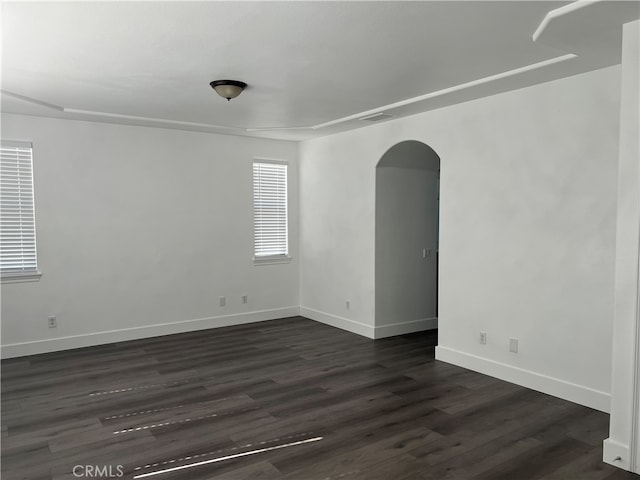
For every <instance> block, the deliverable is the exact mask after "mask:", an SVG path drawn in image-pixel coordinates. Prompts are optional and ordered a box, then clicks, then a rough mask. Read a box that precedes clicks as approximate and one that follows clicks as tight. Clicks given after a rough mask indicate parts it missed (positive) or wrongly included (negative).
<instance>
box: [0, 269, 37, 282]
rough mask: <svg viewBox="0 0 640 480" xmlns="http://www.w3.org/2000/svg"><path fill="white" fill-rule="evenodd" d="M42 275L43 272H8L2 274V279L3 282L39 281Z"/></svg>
mask: <svg viewBox="0 0 640 480" xmlns="http://www.w3.org/2000/svg"><path fill="white" fill-rule="evenodd" d="M41 276H42V272H29V273H6V274H4V275H2V277H1V278H0V280H2V283H24V282H37V281H38V280H40V277H41Z"/></svg>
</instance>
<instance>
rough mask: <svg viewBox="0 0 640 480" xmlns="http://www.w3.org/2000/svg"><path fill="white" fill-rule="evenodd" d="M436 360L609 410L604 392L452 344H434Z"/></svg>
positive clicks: (598, 408) (609, 398)
mask: <svg viewBox="0 0 640 480" xmlns="http://www.w3.org/2000/svg"><path fill="white" fill-rule="evenodd" d="M436 360H441V361H443V362H447V363H451V364H453V365H458V366H459V367H464V368H468V369H469V370H473V371H476V372H480V373H484V374H485V375H490V376H492V377H495V378H499V379H501V380H506V381H507V382H511V383H515V384H516V385H522V386H523V387H527V388H530V389H532V390H537V391H539V392H542V393H547V394H549V395H553V396H554V397H559V398H562V399H565V400H569V401H570V402H574V403H578V404H580V405H584V406H587V407H590V408H594V409H596V410H600V411H601V412H605V413H609V411H610V409H611V395H610V394H608V393H606V392H601V391H599V390H594V389H591V388H588V387H585V386H582V385H577V384H575V383H570V382H566V381H564V380H560V379H558V378H554V377H548V376H546V375H541V374H539V373H535V372H532V371H530V370H524V369H522V368H518V367H514V366H512V365H507V364H505V363H500V362H496V361H494V360H488V359H486V358H482V357H477V356H475V355H471V354H468V353H464V352H460V351H458V350H454V349H452V348H448V347H440V346H438V347H436Z"/></svg>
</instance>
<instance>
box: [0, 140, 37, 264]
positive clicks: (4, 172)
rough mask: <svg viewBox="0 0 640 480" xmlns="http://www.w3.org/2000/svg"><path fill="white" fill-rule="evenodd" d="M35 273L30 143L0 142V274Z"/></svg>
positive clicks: (34, 226) (34, 228)
mask: <svg viewBox="0 0 640 480" xmlns="http://www.w3.org/2000/svg"><path fill="white" fill-rule="evenodd" d="M36 272H37V261H36V225H35V211H34V201H33V156H32V146H31V143H26V142H7V141H2V142H1V143H0V274H1V275H2V276H11V275H12V274H27V273H36Z"/></svg>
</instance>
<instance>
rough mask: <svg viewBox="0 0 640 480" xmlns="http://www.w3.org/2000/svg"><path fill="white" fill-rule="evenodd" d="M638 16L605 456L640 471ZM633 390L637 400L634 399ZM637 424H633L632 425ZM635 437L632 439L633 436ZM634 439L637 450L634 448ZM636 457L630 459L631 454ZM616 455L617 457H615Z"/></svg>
mask: <svg viewBox="0 0 640 480" xmlns="http://www.w3.org/2000/svg"><path fill="white" fill-rule="evenodd" d="M639 45H640V21H635V22H631V23H627V24H625V25H624V29H623V44H622V83H621V100H622V101H621V108H620V161H619V174H618V215H617V238H616V274H615V320H614V337H613V370H612V402H611V424H610V432H609V439H608V440H607V441H606V442H605V444H604V460H605V461H606V462H608V463H611V464H612V465H616V466H618V467H621V468H624V469H626V470H632V471H634V472H636V473H640V391H638V389H639V388H640V382H639V381H638V380H639V379H640V371H638V370H640V356H639V352H638V348H639V347H640V345H638V343H637V342H638V335H639V334H640V332H639V331H638V329H640V325H639V324H638V323H639V322H640V318H639V317H638V316H639V315H640V312H638V297H639V295H640V293H639V291H638V290H639V279H638V269H639V258H638V246H639V245H638V239H639V238H640V224H639V221H640V143H639V140H638V132H639V131H640V107H639V105H640V51H639ZM634 396H637V400H638V402H637V403H636V402H634ZM634 427H635V428H634ZM634 437H635V439H634ZM634 442H635V452H633V451H632V449H633V446H634ZM634 456H635V457H636V458H635V461H634V458H633V457H634ZM616 458H619V459H618V460H616Z"/></svg>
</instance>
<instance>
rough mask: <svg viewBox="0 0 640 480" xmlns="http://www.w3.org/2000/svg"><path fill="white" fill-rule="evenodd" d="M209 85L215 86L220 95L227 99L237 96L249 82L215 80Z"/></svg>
mask: <svg viewBox="0 0 640 480" xmlns="http://www.w3.org/2000/svg"><path fill="white" fill-rule="evenodd" d="M209 85H211V88H213V89H214V90H215V91H216V92H217V94H218V95H220V96H221V97H222V98H226V99H227V100H231V99H232V98H236V97H237V96H238V95H240V94H241V93H242V91H243V90H244V89H245V88H247V84H246V83H244V82H240V81H238V80H214V81H213V82H211V83H210V84H209Z"/></svg>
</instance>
